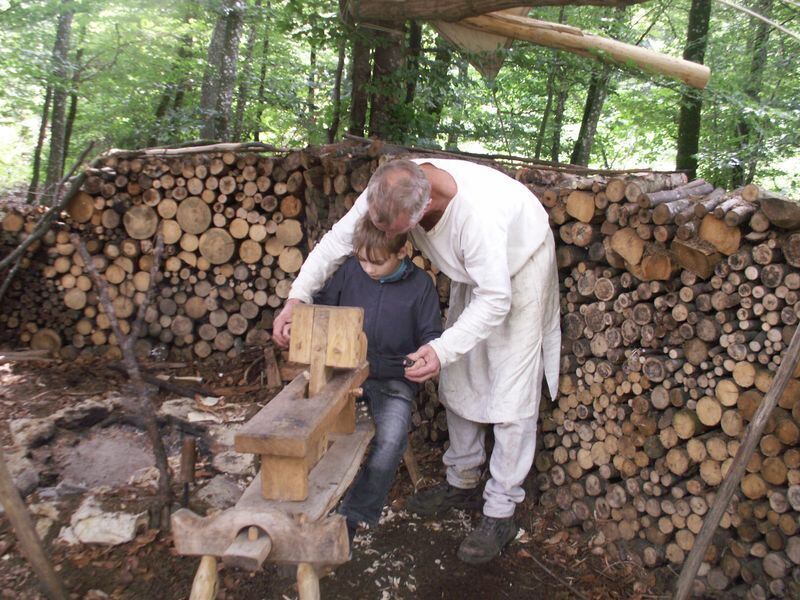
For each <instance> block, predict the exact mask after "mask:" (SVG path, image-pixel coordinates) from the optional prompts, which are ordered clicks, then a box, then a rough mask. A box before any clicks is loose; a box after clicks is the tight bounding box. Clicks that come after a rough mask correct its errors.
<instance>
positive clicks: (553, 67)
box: [533, 7, 564, 160]
mask: <svg viewBox="0 0 800 600" xmlns="http://www.w3.org/2000/svg"><path fill="white" fill-rule="evenodd" d="M558 22H559V23H564V8H563V7H562V9H561V10H560V11H559V12H558ZM551 59H552V60H551V61H550V73H548V75H547V100H546V101H545V106H544V111H543V112H542V120H541V122H540V123H539V135H537V136H536V149H535V150H534V153H533V154H534V158H535V159H536V160H539V158H540V157H541V155H542V146H543V145H544V135H545V132H546V131H547V122H548V121H549V120H550V112H551V111H552V109H553V93H554V86H555V80H556V71H558V70H559V65H560V64H561V61H560V54H559V53H558V52H557V51H556V52H553V53H552V55H551Z"/></svg>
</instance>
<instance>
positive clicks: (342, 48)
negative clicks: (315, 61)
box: [328, 36, 347, 144]
mask: <svg viewBox="0 0 800 600" xmlns="http://www.w3.org/2000/svg"><path fill="white" fill-rule="evenodd" d="M346 52H347V46H346V44H345V38H344V36H342V37H340V38H339V42H338V57H337V59H336V73H335V75H334V77H333V92H332V96H333V98H332V101H333V114H332V115H331V125H330V127H328V143H329V144H332V143H333V142H334V141H335V140H336V136H337V135H338V134H339V123H340V121H341V120H342V75H343V74H344V60H345V53H346Z"/></svg>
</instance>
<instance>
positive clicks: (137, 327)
mask: <svg viewBox="0 0 800 600" xmlns="http://www.w3.org/2000/svg"><path fill="white" fill-rule="evenodd" d="M163 254H164V236H163V235H161V233H159V234H158V235H157V236H156V245H155V248H154V249H153V264H152V265H151V266H150V282H149V285H148V287H147V293H146V294H145V299H144V302H142V303H141V304H140V305H139V310H138V311H137V312H136V320H135V321H134V322H133V327H131V338H133V339H134V340H137V339H139V336H140V334H141V330H142V324H143V323H144V315H145V313H146V312H147V307H148V306H150V303H151V302H152V301H153V295H154V294H155V290H156V278H157V277H158V273H159V269H160V265H161V257H162V255H163ZM0 298H2V296H0Z"/></svg>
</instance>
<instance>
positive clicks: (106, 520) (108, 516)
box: [60, 496, 147, 546]
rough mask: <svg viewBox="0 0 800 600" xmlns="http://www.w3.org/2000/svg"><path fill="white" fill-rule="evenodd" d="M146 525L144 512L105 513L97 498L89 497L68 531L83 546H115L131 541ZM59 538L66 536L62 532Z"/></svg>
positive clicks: (76, 513)
mask: <svg viewBox="0 0 800 600" xmlns="http://www.w3.org/2000/svg"><path fill="white" fill-rule="evenodd" d="M146 523H147V513H146V512H142V513H138V514H130V513H125V512H106V511H104V510H103V508H102V507H101V506H100V503H99V502H98V501H97V498H95V497H94V496H89V497H87V498H86V499H85V500H84V501H83V502H82V503H81V505H80V506H79V507H78V510H76V511H75V513H74V514H73V515H72V518H71V519H70V529H71V530H72V533H73V534H74V536H75V537H76V538H77V539H78V540H79V541H80V542H83V543H84V544H107V545H111V546H116V545H117V544H125V543H127V542H130V541H132V540H133V539H134V538H135V537H136V533H137V532H138V531H139V529H140V528H141V527H142V526H144V525H146ZM60 537H64V538H68V534H66V533H65V532H63V531H62V534H61V536H60Z"/></svg>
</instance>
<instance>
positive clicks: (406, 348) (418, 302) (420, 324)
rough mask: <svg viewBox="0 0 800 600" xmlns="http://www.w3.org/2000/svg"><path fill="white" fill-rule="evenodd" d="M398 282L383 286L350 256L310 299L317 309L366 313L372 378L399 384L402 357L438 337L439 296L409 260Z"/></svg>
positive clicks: (430, 282)
mask: <svg viewBox="0 0 800 600" xmlns="http://www.w3.org/2000/svg"><path fill="white" fill-rule="evenodd" d="M405 267H406V268H405V271H404V272H403V274H402V276H401V277H400V279H398V280H391V279H392V278H391V277H390V278H387V279H390V281H387V282H385V283H381V281H376V280H374V279H372V278H371V277H370V276H369V275H367V274H366V273H365V272H364V269H362V268H361V265H359V264H358V259H357V258H356V257H354V256H351V257H349V258H348V259H347V260H346V261H345V262H344V263H343V264H342V266H340V267H339V268H338V269H337V271H336V272H335V273H334V274H333V276H332V277H331V278H330V279H329V280H328V281H327V283H326V284H325V287H323V288H322V290H321V291H320V292H319V293H318V294H317V295H316V296H314V303H315V304H327V305H328V306H360V307H361V308H363V309H364V332H365V333H366V335H367V342H368V346H367V360H368V361H369V376H370V379H403V380H404V381H405V382H406V383H408V384H410V385H412V386H413V387H414V389H416V388H417V386H416V384H414V383H413V382H411V381H408V380H407V379H405V377H404V371H405V367H403V358H404V357H405V356H406V355H407V354H410V353H411V352H415V351H416V350H417V349H418V348H419V347H420V346H422V345H424V344H427V343H428V342H430V341H431V340H434V339H436V338H438V337H439V336H440V335H441V334H442V314H441V310H440V309H439V295H438V293H437V292H436V287H435V286H434V285H433V281H432V280H431V278H430V276H429V275H428V274H427V273H426V272H425V271H423V270H422V269H420V268H419V267H417V266H416V265H415V264H414V263H413V262H411V261H410V260H409V259H408V258H406V259H405Z"/></svg>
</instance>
